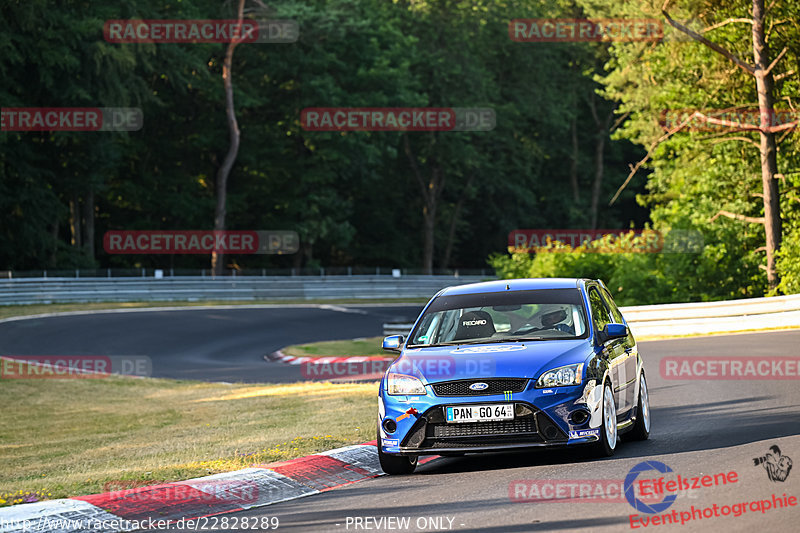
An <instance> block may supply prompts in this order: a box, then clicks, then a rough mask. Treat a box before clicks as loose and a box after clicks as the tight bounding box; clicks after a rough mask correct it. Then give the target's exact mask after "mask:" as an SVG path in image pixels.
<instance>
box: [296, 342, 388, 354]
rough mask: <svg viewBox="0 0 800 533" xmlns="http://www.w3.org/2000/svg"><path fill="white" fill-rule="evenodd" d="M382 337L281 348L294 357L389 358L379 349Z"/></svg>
mask: <svg viewBox="0 0 800 533" xmlns="http://www.w3.org/2000/svg"><path fill="white" fill-rule="evenodd" d="M382 340H383V337H369V338H364V339H353V340H347V341H324V342H311V343H308V344H294V345H292V346H287V347H286V348H282V349H281V351H282V352H283V353H284V354H285V355H293V356H295V357H328V356H331V357H342V356H351V355H352V356H362V355H379V356H381V357H391V354H389V353H387V352H384V351H383V350H382V349H381V341H382Z"/></svg>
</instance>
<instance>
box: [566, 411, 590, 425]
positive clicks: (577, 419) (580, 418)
mask: <svg viewBox="0 0 800 533" xmlns="http://www.w3.org/2000/svg"><path fill="white" fill-rule="evenodd" d="M569 418H570V421H571V422H572V423H573V424H574V425H576V426H580V425H581V424H583V423H585V422H586V421H587V420H589V413H587V412H586V411H583V410H581V411H575V412H574V413H572V414H571V415H570V416H569Z"/></svg>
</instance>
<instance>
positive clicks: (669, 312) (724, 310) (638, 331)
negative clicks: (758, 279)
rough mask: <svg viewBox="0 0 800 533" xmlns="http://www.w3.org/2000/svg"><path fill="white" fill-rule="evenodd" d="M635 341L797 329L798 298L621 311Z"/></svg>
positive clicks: (392, 327)
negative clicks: (787, 328)
mask: <svg viewBox="0 0 800 533" xmlns="http://www.w3.org/2000/svg"><path fill="white" fill-rule="evenodd" d="M621 311H622V314H623V315H625V320H626V321H627V322H628V326H629V327H630V328H631V331H632V332H633V334H634V335H636V336H637V337H652V336H670V335H692V334H704V333H721V332H728V331H731V332H735V331H747V330H753V329H765V328H786V327H800V294H794V295H790V296H775V297H772V298H750V299H747V300H726V301H722V302H693V303H683V304H660V305H641V306H634V307H622V308H621ZM412 326H413V324H384V325H383V334H384V335H408V334H409V333H410V332H411V327H412Z"/></svg>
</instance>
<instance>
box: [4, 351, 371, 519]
mask: <svg viewBox="0 0 800 533" xmlns="http://www.w3.org/2000/svg"><path fill="white" fill-rule="evenodd" d="M1 363H2V361H0V364H1ZM375 394H376V385H375V384H374V383H369V384H331V383H320V382H314V383H296V384H287V385H253V384H222V383H201V382H191V381H172V380H165V379H136V378H130V377H118V376H111V377H107V378H103V379H24V380H22V379H20V380H8V379H4V380H2V381H0V405H2V406H3V423H2V425H0V464H2V465H3V467H2V469H0V499H2V500H4V501H2V502H0V505H10V504H13V503H21V501H26V500H27V501H31V500H35V499H42V498H43V497H44V498H63V497H68V496H77V495H83V494H93V493H98V492H104V491H106V490H118V489H119V487H120V482H123V483H122V485H123V486H124V485H125V483H124V482H130V483H131V485H129V486H143V485H149V484H155V483H158V482H165V481H175V480H183V479H189V478H192V477H198V476H204V475H208V474H213V473H218V472H227V471H231V470H237V469H240V468H247V467H250V466H253V465H258V464H264V463H270V462H274V461H280V460H286V459H292V458H295V457H301V456H304V455H308V454H310V453H314V452H319V451H323V450H328V449H332V448H336V447H340V446H345V445H348V444H355V443H360V442H365V441H369V440H373V439H374V438H375V435H374V433H375V431H374V427H375V423H376V412H375ZM109 486H112V487H113V488H111V489H109Z"/></svg>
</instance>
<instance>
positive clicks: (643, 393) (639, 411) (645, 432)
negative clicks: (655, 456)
mask: <svg viewBox="0 0 800 533" xmlns="http://www.w3.org/2000/svg"><path fill="white" fill-rule="evenodd" d="M649 437H650V396H649V394H648V393H647V382H646V381H645V379H644V372H642V376H641V377H640V378H639V403H637V404H636V422H634V424H633V429H631V431H630V432H629V433H626V434H625V440H647V439H648V438H649Z"/></svg>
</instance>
